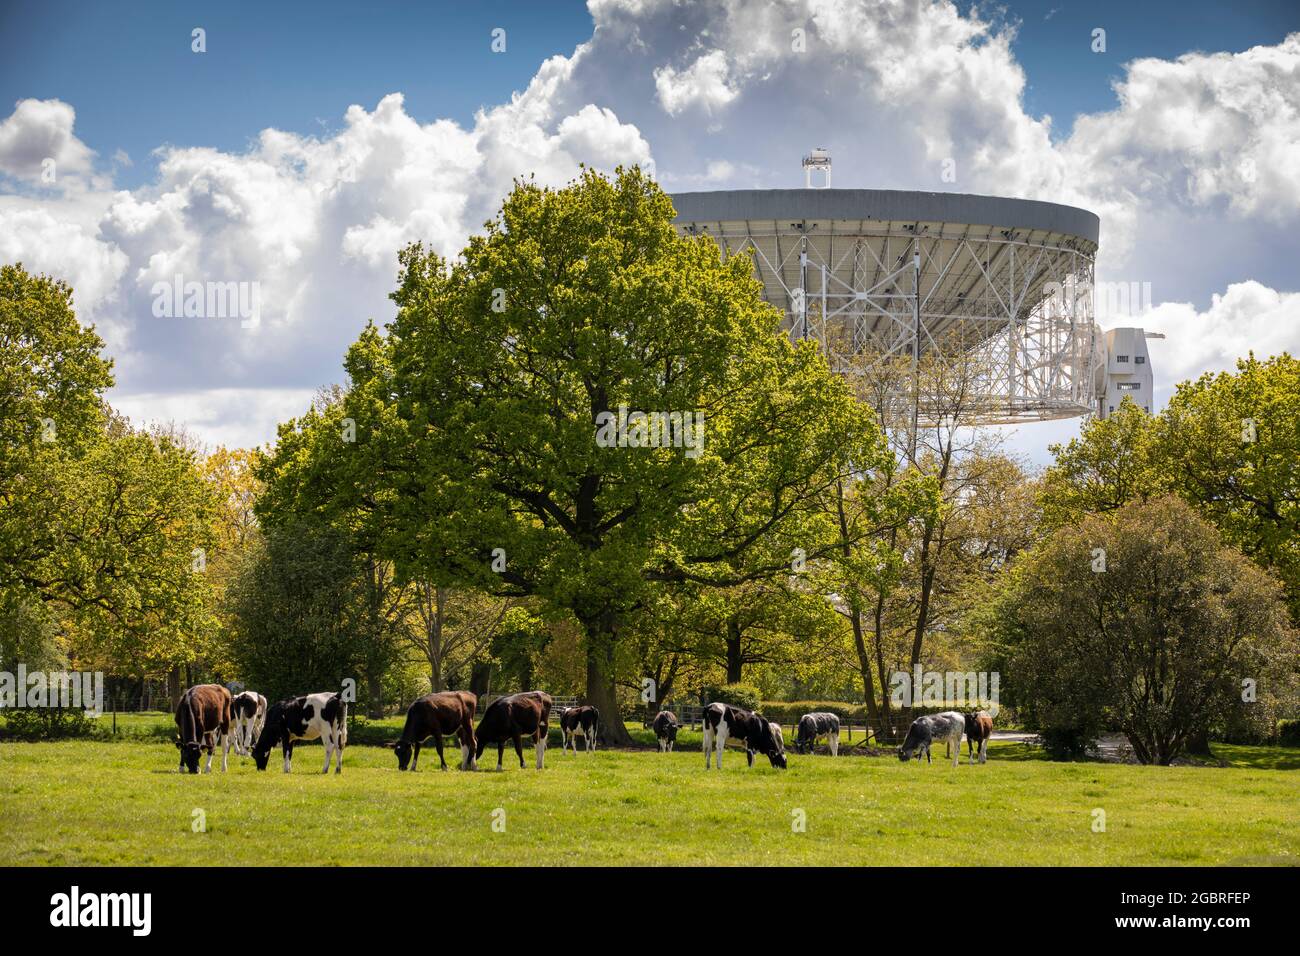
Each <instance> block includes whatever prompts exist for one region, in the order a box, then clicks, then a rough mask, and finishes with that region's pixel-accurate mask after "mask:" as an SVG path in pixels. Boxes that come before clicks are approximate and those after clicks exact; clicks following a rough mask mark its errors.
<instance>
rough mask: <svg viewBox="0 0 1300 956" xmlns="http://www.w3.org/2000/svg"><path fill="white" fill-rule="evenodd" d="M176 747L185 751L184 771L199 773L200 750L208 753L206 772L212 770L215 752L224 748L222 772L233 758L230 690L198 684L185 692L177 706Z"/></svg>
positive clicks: (181, 767) (181, 765)
mask: <svg viewBox="0 0 1300 956" xmlns="http://www.w3.org/2000/svg"><path fill="white" fill-rule="evenodd" d="M176 727H177V729H178V733H177V735H176V746H177V747H178V748H179V749H180V752H181V762H180V770H181V772H182V773H183V772H185V771H186V770H188V771H189V772H190V773H198V772H199V751H200V749H202V750H206V751H207V752H208V764H207V766H206V767H205V768H204V769H203V772H204V773H211V772H212V752H213V751H214V750H216V748H217V747H222V748H223V749H222V751H221V772H222V773H225V772H226V765H227V762H228V760H229V757H230V691H228V690H226V688H224V687H222V686H221V685H220V684H198V685H196V686H194V687H191V688H190V689H189V690H187V691H186V692H185V693H183V694H181V699H180V702H179V703H178V704H177V705H176Z"/></svg>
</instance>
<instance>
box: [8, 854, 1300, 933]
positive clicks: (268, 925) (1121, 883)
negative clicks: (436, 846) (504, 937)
mask: <svg viewBox="0 0 1300 956" xmlns="http://www.w3.org/2000/svg"><path fill="white" fill-rule="evenodd" d="M1296 877H1297V871H1296V870H1295V869H1172V868H1170V869H1164V868H1162V869H1141V868H1115V869H1082V868H1078V869H1075V868H1032V869H1012V868H968V869H956V868H954V869H945V868H938V867H929V868H917V869H901V868H899V869H884V868H882V869H809V868H799V869H795V868H790V869H782V868H779V867H776V868H745V869H653V868H645V869H635V868H628V869H600V870H595V869H580V868H574V869H563V870H561V869H554V870H552V869H547V868H542V867H515V868H501V869H492V868H468V867H467V868H456V869H453V868H440V869H400V868H382V869H379V868H373V869H372V868H340V869H326V868H320V867H301V868H282V869H273V868H267V869H258V868H239V869H223V868H205V867H196V868H186V869H150V868H144V867H134V868H115V867H110V868H103V869H88V868H79V869H72V868H68V869H64V868H57V867H56V868H48V869H18V868H10V869H3V870H0V881H3V883H4V886H3V890H2V891H0V913H3V919H2V922H0V925H3V926H4V932H5V935H6V937H7V938H11V939H20V938H21V939H28V938H29V937H30V936H33V935H35V936H45V935H47V934H48V935H49V936H50V937H52V938H57V937H59V936H64V937H68V936H69V935H70V934H72V935H75V936H76V937H77V939H76V942H77V943H80V944H84V943H87V942H92V941H95V940H98V939H103V940H105V941H109V940H111V941H112V942H114V943H115V944H117V945H125V946H128V947H134V946H144V947H147V946H149V945H156V944H157V943H160V942H161V943H167V944H172V943H175V942H184V941H193V940H194V939H195V937H196V934H198V936H199V937H200V938H202V937H203V936H204V935H206V934H207V933H209V932H213V931H216V932H222V933H223V934H225V933H234V934H236V936H238V935H240V934H243V933H247V932H249V931H252V930H253V928H254V926H255V927H256V932H257V937H256V938H257V940H258V943H259V945H262V944H265V943H267V942H275V941H278V940H281V939H282V940H284V941H285V942H309V941H310V940H311V938H312V936H313V934H314V933H317V932H320V933H323V934H325V936H326V937H328V939H329V941H330V942H331V943H340V942H348V941H351V940H352V939H356V940H357V941H358V942H368V943H371V944H373V943H374V941H375V940H376V938H380V939H382V938H383V937H384V936H385V935H386V934H387V933H388V932H390V931H391V929H393V928H395V927H397V926H401V927H402V929H403V931H404V932H409V931H410V930H411V929H412V928H413V922H414V923H418V922H420V921H421V920H423V921H425V922H427V923H428V924H429V927H430V929H434V928H436V930H437V931H438V932H439V933H442V932H443V931H445V930H447V929H448V928H449V927H450V926H453V925H462V926H468V927H470V930H469V931H470V933H471V935H477V934H487V935H488V936H492V935H497V934H498V933H499V932H503V931H504V932H513V930H512V929H511V927H512V926H513V927H514V928H515V929H518V930H521V931H523V932H525V933H526V938H528V939H530V940H533V941H537V940H538V939H539V938H540V939H542V940H543V941H544V938H545V933H546V927H547V925H548V923H551V922H552V921H553V925H554V927H555V931H556V932H557V933H559V932H561V928H562V927H563V926H564V925H565V924H566V922H567V921H568V920H569V918H570V917H573V916H581V917H582V918H583V919H584V920H586V919H589V918H592V917H595V918H605V919H608V918H610V917H615V918H620V919H623V918H627V917H633V918H637V919H639V918H641V917H644V918H645V919H647V920H649V921H651V922H652V924H653V926H654V933H655V935H656V936H658V935H659V934H661V933H662V932H663V931H664V930H665V929H668V928H671V927H672V926H673V924H674V923H676V922H677V921H679V920H680V922H681V923H682V926H683V928H686V927H696V928H697V927H698V924H699V922H700V920H701V918H702V917H703V918H704V919H705V920H706V921H707V922H710V923H712V924H713V925H714V926H716V927H717V928H718V929H719V930H722V931H725V933H726V936H727V937H728V939H732V940H734V937H735V934H737V933H740V934H741V935H745V934H747V933H749V932H753V933H756V934H759V935H764V934H766V933H768V932H769V931H770V927H771V925H772V922H770V921H776V922H778V923H786V924H788V925H794V924H798V925H799V928H800V933H801V934H804V935H807V934H812V935H816V932H817V927H818V926H823V925H824V926H825V927H826V931H827V932H828V933H842V932H843V919H842V918H843V917H852V916H855V915H856V916H857V917H859V918H861V919H862V920H863V921H864V922H865V923H868V924H875V923H877V921H880V920H885V921H895V920H896V921H897V924H896V925H897V928H898V931H899V932H900V933H902V934H903V935H905V936H907V937H908V938H910V939H924V938H925V937H926V936H927V935H929V933H930V932H934V933H935V934H936V936H939V934H942V936H941V937H939V938H944V939H948V940H950V941H951V940H954V939H960V938H961V936H960V933H961V931H962V928H963V927H965V928H966V929H968V930H969V931H970V932H972V933H979V934H983V935H982V937H981V938H985V939H988V938H990V935H989V934H991V938H993V939H996V940H997V941H998V942H999V943H1001V942H1002V941H1003V940H1006V939H1011V940H1016V939H1022V938H1023V939H1026V940H1033V941H1036V942H1040V943H1041V942H1042V941H1044V940H1045V939H1054V938H1060V937H1064V938H1067V939H1077V938H1080V937H1089V938H1091V937H1096V936H1114V937H1124V936H1136V937H1140V938H1144V939H1147V940H1150V939H1152V938H1169V939H1178V940H1180V941H1186V939H1187V937H1189V936H1191V935H1194V934H1199V935H1201V936H1202V937H1204V938H1206V939H1212V940H1215V941H1216V942H1230V941H1231V940H1232V939H1234V938H1235V937H1237V935H1238V934H1241V933H1251V932H1254V931H1257V930H1265V931H1270V930H1271V931H1272V932H1273V933H1277V932H1280V931H1281V930H1282V929H1283V927H1284V926H1290V925H1294V915H1295V904H1294V899H1295V889H1296ZM497 913H500V914H501V915H500V916H496V915H495V914H497ZM798 914H805V915H808V916H810V917H813V918H810V919H807V920H803V919H801V918H797V917H798ZM824 916H831V917H832V918H831V919H829V920H824V919H822V918H821V917H824ZM446 917H451V919H447V918H446ZM484 917H486V920H485V919H484ZM503 918H504V919H507V920H522V921H524V922H519V923H511V922H502V919H503ZM790 920H794V924H790V922H789V921H790ZM250 923H251V924H253V925H252V926H250V925H249V924H250ZM617 925H619V924H617V923H616V924H615V926H617ZM636 925H639V924H638V923H628V924H627V928H628V929H633V928H634V927H635V926H636ZM697 931H698V930H697ZM954 932H956V933H957V934H958V935H957V936H956V937H953V936H952V935H951V934H952V933H954ZM14 933H18V935H17V936H14V935H13V934H14ZM616 935H617V934H616ZM69 941H72V940H70V939H69Z"/></svg>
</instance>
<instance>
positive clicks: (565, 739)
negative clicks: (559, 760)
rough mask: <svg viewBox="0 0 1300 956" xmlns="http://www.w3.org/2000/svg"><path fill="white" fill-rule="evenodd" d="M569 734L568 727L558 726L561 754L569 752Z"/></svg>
mask: <svg viewBox="0 0 1300 956" xmlns="http://www.w3.org/2000/svg"><path fill="white" fill-rule="evenodd" d="M569 736H570V734H569V730H568V728H566V727H561V728H560V753H562V754H567V753H568V752H569ZM574 749H575V750H576V749H577V748H576V747H575V748H574Z"/></svg>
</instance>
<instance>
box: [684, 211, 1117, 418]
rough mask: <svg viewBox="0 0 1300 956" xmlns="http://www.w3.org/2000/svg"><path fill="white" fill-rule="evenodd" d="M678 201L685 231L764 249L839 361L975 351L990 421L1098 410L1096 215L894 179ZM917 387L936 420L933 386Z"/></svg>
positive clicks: (766, 276) (773, 271)
mask: <svg viewBox="0 0 1300 956" xmlns="http://www.w3.org/2000/svg"><path fill="white" fill-rule="evenodd" d="M672 198H673V203H674V205H675V206H676V209H677V212H678V216H677V220H676V225H677V227H678V228H679V230H680V231H682V232H683V233H685V234H688V235H696V236H701V235H707V236H711V237H712V238H713V239H714V240H715V241H716V242H717V243H718V244H719V245H720V247H721V248H722V250H723V252H724V254H725V255H728V256H730V255H736V254H747V255H750V256H751V257H752V259H753V262H754V270H755V274H756V276H757V278H758V279H759V280H760V281H761V282H762V284H763V294H764V297H765V298H766V300H767V301H768V302H770V303H772V304H773V305H774V306H776V307H777V308H779V309H781V310H782V311H783V312H784V313H785V316H786V324H787V327H788V328H789V330H790V333H791V335H792V336H794V337H796V338H800V337H812V338H815V339H817V341H819V342H820V343H821V344H822V346H823V348H824V349H825V350H826V351H827V353H828V355H829V357H830V359H831V362H832V365H833V367H835V368H836V369H837V370H839V371H846V370H847V369H848V367H849V365H850V362H849V361H848V360H849V358H850V357H851V356H861V355H865V356H869V357H870V361H886V360H890V359H894V360H899V359H902V360H905V361H911V362H916V361H917V360H918V359H926V360H931V361H933V360H937V361H938V362H940V363H944V362H955V361H958V360H962V361H964V362H968V366H967V367H974V368H978V369H979V373H978V379H977V392H978V394H977V397H976V400H975V402H974V403H973V405H974V408H975V409H976V412H975V414H976V417H977V419H978V421H980V422H981V423H984V424H995V423H1006V422H1018V421H1027V420H1041V419H1052V418H1068V417H1072V416H1076V415H1083V414H1088V413H1091V412H1092V411H1094V408H1095V390H1096V369H1097V365H1098V362H1099V361H1100V360H1101V356H1100V355H1099V354H1098V348H1099V345H1098V337H1097V336H1096V335H1095V334H1094V330H1095V325H1094V321H1093V310H1092V298H1091V295H1090V294H1089V293H1090V290H1091V289H1092V283H1093V263H1094V259H1095V255H1096V250H1097V235H1098V228H1099V222H1098V220H1097V217H1096V216H1095V215H1093V214H1092V213H1089V212H1086V211H1084V210H1081V209H1075V208H1073V207H1069V206H1060V205H1056V204H1053V203H1043V202H1036V201H1029V200H1015V199H1000V198H995V197H988V196H967V195H962V194H956V193H913V192H894V191H887V190H847V189H818V190H797V189H791V190H741V191H732V192H709V193H683V194H678V195H675V196H673V197H672ZM1076 290H1079V291H1076ZM970 359H974V360H975V361H973V362H969V360H970ZM910 398H911V399H913V400H914V401H915V404H916V408H917V410H918V414H919V415H920V416H921V417H923V418H924V417H926V416H927V402H926V396H925V395H923V394H922V395H915V396H910Z"/></svg>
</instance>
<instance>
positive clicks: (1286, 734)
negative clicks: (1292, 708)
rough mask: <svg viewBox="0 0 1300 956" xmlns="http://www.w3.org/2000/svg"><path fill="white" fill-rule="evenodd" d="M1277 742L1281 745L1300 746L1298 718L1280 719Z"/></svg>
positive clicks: (1299, 721) (1299, 722)
mask: <svg viewBox="0 0 1300 956" xmlns="http://www.w3.org/2000/svg"><path fill="white" fill-rule="evenodd" d="M1277 742H1278V743H1279V744H1281V745H1282V746H1283V747H1300V720H1280V721H1278V724H1277Z"/></svg>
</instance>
